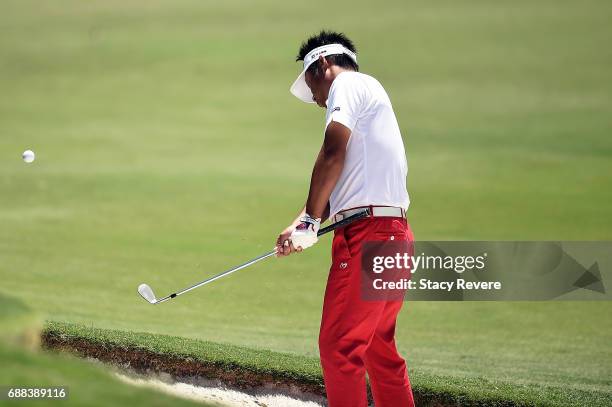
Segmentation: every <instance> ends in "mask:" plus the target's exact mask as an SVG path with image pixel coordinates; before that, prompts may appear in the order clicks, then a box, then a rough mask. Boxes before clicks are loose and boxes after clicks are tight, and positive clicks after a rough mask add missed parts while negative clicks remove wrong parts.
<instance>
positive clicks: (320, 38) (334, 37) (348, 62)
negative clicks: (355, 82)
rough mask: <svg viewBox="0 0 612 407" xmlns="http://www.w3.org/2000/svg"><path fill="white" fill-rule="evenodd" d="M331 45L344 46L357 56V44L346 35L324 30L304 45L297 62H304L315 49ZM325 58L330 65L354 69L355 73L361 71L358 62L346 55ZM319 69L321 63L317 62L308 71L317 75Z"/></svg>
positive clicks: (301, 47)
mask: <svg viewBox="0 0 612 407" xmlns="http://www.w3.org/2000/svg"><path fill="white" fill-rule="evenodd" d="M329 44H341V45H344V47H346V48H347V49H349V50H350V51H353V52H354V53H355V54H357V48H355V44H353V41H351V40H350V39H349V38H348V37H347V36H346V35H344V34H343V33H339V32H335V31H326V30H322V31H321V32H320V33H318V34H316V35H313V36H311V37H310V38H308V39H307V40H306V41H304V42H303V43H302V45H301V46H300V50H299V52H298V55H297V58H296V59H295V60H296V61H303V60H304V58H305V57H306V55H307V54H308V53H309V52H310V51H312V50H313V49H315V48H317V47H320V46H323V45H329ZM325 58H326V59H327V60H328V61H329V63H330V64H333V65H337V66H340V67H342V68H348V69H352V70H353V71H359V65H357V62H355V61H353V59H352V58H351V57H349V56H348V55H346V54H336V55H329V56H326V57H325ZM318 67H319V63H318V62H316V63H314V64H312V65H310V67H309V68H308V71H309V72H311V73H315V72H316V71H317V69H318Z"/></svg>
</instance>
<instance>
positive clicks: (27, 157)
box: [21, 150, 36, 163]
mask: <svg viewBox="0 0 612 407" xmlns="http://www.w3.org/2000/svg"><path fill="white" fill-rule="evenodd" d="M21 157H22V158H23V161H25V162H26V163H31V162H32V161H34V158H36V155H35V154H34V151H32V150H26V151H24V152H23V154H22V155H21Z"/></svg>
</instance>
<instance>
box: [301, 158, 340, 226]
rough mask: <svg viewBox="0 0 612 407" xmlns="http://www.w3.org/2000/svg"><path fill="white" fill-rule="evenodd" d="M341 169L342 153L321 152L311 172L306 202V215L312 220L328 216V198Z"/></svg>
mask: <svg viewBox="0 0 612 407" xmlns="http://www.w3.org/2000/svg"><path fill="white" fill-rule="evenodd" d="M343 167H344V151H336V152H329V151H327V152H326V151H325V149H322V150H321V152H320V153H319V157H318V158H317V161H316V163H315V166H314V168H313V170H312V177H311V180H310V190H309V192H308V200H307V201H306V213H307V214H309V215H310V216H312V217H313V218H322V219H325V218H327V217H328V216H329V197H330V196H331V193H332V191H333V190H334V187H335V186H336V183H337V182H338V179H339V178H340V174H341V173H342V168H343Z"/></svg>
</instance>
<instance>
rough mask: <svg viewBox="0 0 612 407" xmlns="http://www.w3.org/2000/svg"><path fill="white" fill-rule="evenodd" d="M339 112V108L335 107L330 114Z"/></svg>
mask: <svg viewBox="0 0 612 407" xmlns="http://www.w3.org/2000/svg"><path fill="white" fill-rule="evenodd" d="M339 111H340V106H336V107H334V108H333V109H332V113H333V112H339Z"/></svg>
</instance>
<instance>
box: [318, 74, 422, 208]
mask: <svg viewBox="0 0 612 407" xmlns="http://www.w3.org/2000/svg"><path fill="white" fill-rule="evenodd" d="M331 121H335V122H338V123H341V124H343V125H344V126H346V127H348V128H349V129H350V130H351V137H350V139H349V141H348V145H347V147H346V158H345V162H344V168H343V169H342V173H341V174H340V179H339V180H338V183H337V184H336V186H335V188H334V190H333V191H332V194H331V197H330V198H329V204H330V216H333V215H335V214H336V213H338V212H340V211H342V210H344V209H351V208H355V207H359V206H367V205H382V206H396V207H400V208H404V209H408V205H409V204H410V199H409V197H408V191H407V190H406V177H407V175H408V163H407V161H406V152H405V150H404V142H403V141H402V135H401V133H400V129H399V125H398V124H397V119H396V118H395V113H394V112H393V107H392V106H391V101H390V100H389V96H388V95H387V92H385V89H384V88H383V87H382V85H381V84H380V83H379V82H378V81H377V80H376V79H374V78H373V77H371V76H369V75H365V74H363V73H360V72H353V71H345V72H342V73H340V74H339V75H338V76H336V79H334V82H333V83H332V86H331V88H330V90H329V96H328V99H327V113H326V121H325V128H327V125H328V124H329V123H330V122H331Z"/></svg>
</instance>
